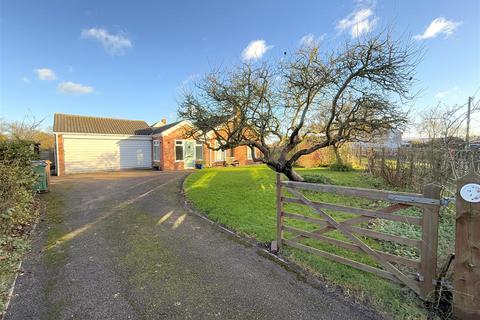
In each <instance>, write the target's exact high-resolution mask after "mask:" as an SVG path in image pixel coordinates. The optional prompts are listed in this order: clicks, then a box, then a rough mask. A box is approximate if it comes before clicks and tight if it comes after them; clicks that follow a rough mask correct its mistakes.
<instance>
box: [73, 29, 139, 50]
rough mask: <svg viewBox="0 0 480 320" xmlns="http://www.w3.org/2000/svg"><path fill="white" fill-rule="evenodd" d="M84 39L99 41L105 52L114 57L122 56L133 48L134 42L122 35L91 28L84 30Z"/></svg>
mask: <svg viewBox="0 0 480 320" xmlns="http://www.w3.org/2000/svg"><path fill="white" fill-rule="evenodd" d="M81 36H82V38H84V39H94V40H97V41H99V42H100V43H101V44H102V46H103V48H104V49H105V51H107V52H108V53H109V54H112V55H122V54H124V53H125V50H126V49H128V48H131V47H132V42H131V41H130V39H128V38H127V37H126V36H124V35H121V34H111V33H109V32H108V31H107V30H105V29H100V28H90V29H83V30H82V35H81Z"/></svg>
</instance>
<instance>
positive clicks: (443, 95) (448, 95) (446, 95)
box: [434, 86, 460, 100]
mask: <svg viewBox="0 0 480 320" xmlns="http://www.w3.org/2000/svg"><path fill="white" fill-rule="evenodd" d="M459 93H460V88H459V87H457V86H453V88H451V89H448V90H445V91H439V92H437V94H435V96H434V98H435V99H437V100H442V99H458V98H459Z"/></svg>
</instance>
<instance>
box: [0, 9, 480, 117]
mask: <svg viewBox="0 0 480 320" xmlns="http://www.w3.org/2000/svg"><path fill="white" fill-rule="evenodd" d="M479 21H480V1H477V0H470V1H434V0H429V1H377V2H372V1H353V0H348V1H328V2H327V1H235V2H233V1H208V2H207V1H169V2H168V3H166V2H161V1H83V0H65V1H60V0H57V1H34V0H32V1H24V0H2V1H1V2H0V118H3V119H5V120H7V121H11V120H22V119H23V118H24V117H25V116H27V115H30V116H31V115H34V116H35V117H36V118H37V119H41V118H45V119H46V120H45V123H46V124H47V125H51V123H52V119H53V113H54V112H63V113H72V114H83V115H94V116H106V117H117V118H128V119H142V120H146V121H147V122H149V123H152V122H155V121H156V120H159V119H160V118H162V117H166V118H167V119H168V120H169V121H173V120H175V119H176V109H177V106H178V101H179V99H180V92H181V88H182V86H185V85H187V86H188V83H189V82H190V81H191V80H192V79H195V78H197V77H198V76H201V75H203V74H205V73H206V72H208V71H209V70H211V69H212V68H215V67H225V66H230V65H233V64H237V63H240V62H241V61H242V59H244V60H245V59H251V60H255V59H257V60H261V59H268V58H276V57H281V56H282V55H283V52H284V51H287V52H293V51H294V50H295V48H296V47H298V45H299V42H300V41H301V39H302V37H305V36H307V37H306V38H304V39H308V38H311V37H314V38H316V39H321V42H322V43H323V44H324V46H325V47H331V46H335V45H336V44H338V43H340V42H341V41H343V40H344V39H348V38H352V37H356V36H358V35H362V34H363V33H365V32H375V30H380V29H381V28H383V27H385V26H388V25H393V26H394V29H395V34H396V36H397V37H401V38H403V39H413V41H414V42H417V43H419V44H422V45H423V46H424V48H425V57H424V59H423V61H422V62H421V64H420V65H419V67H418V79H419V83H418V86H417V87H416V88H415V89H416V90H418V89H421V90H422V93H421V96H420V97H419V98H418V99H417V100H416V101H415V103H414V107H415V109H417V110H421V109H423V108H425V107H426V106H430V105H434V104H436V103H437V101H438V100H442V101H444V102H446V103H459V104H463V103H465V102H466V101H467V97H468V96H469V95H472V94H474V93H475V92H476V91H477V89H478V88H479V87H480V22H479ZM255 41H256V42H255ZM249 44H250V47H248V46H249ZM248 48H250V51H248ZM479 94H480V91H479V92H477V96H478V95H479ZM476 124H478V126H480V122H475V123H474V125H476Z"/></svg>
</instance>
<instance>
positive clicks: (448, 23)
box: [413, 17, 462, 40]
mask: <svg viewBox="0 0 480 320" xmlns="http://www.w3.org/2000/svg"><path fill="white" fill-rule="evenodd" d="M461 23H462V22H455V21H452V20H447V19H445V18H443V17H439V18H436V19H435V20H433V21H432V22H431V23H430V25H429V26H428V27H427V29H425V31H424V32H423V34H417V35H416V36H414V37H413V38H414V39H415V40H424V39H430V38H435V37H436V36H438V35H439V34H441V33H443V34H444V35H445V38H448V37H449V36H450V35H452V34H453V32H454V31H455V29H457V27H458V26H459V25H460V24H461Z"/></svg>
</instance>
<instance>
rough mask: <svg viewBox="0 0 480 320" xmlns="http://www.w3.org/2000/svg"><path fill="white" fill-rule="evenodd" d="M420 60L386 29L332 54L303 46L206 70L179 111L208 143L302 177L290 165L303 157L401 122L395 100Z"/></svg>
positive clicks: (406, 92) (403, 120)
mask: <svg viewBox="0 0 480 320" xmlns="http://www.w3.org/2000/svg"><path fill="white" fill-rule="evenodd" d="M419 58H420V55H419V51H418V50H416V49H415V48H414V47H412V46H411V45H410V44H408V43H407V44H403V43H401V42H399V41H395V40H393V39H392V38H391V36H390V35H389V34H388V33H381V34H379V35H376V36H371V37H369V38H364V39H362V40H358V41H356V42H351V43H346V44H345V45H344V46H342V47H341V48H340V49H339V50H336V51H334V52H331V53H324V54H320V51H319V46H318V45H313V46H309V47H303V48H301V49H299V50H298V51H297V52H296V53H295V54H294V55H293V57H291V58H290V59H287V58H285V59H283V60H281V61H279V62H276V63H271V64H267V63H263V64H260V65H252V64H243V65H241V66H239V67H236V68H233V69H232V70H229V71H224V72H219V71H216V72H212V73H211V74H209V75H207V76H206V77H205V78H204V79H202V80H201V81H198V82H197V83H196V85H195V88H194V89H193V90H192V91H189V92H187V93H185V94H184V97H183V101H182V103H181V106H180V109H179V116H180V117H181V118H183V119H186V120H189V121H191V122H192V123H193V124H194V128H193V129H192V130H191V131H189V132H188V134H189V135H190V136H192V137H194V138H195V139H197V140H200V141H202V142H204V143H206V144H207V146H208V147H209V148H212V149H215V150H219V149H221V150H225V149H229V148H234V147H236V146H248V147H250V149H251V150H252V157H253V158H254V160H257V161H261V162H263V163H265V164H267V165H268V166H269V167H270V168H272V169H273V170H275V171H277V172H280V173H284V174H285V175H286V176H287V177H288V178H289V179H291V180H303V179H302V177H301V176H300V175H298V174H297V173H296V172H295V171H294V170H293V165H294V163H295V162H296V161H297V160H298V159H299V158H300V157H302V156H303V155H307V154H310V153H312V152H315V151H316V150H319V149H322V148H325V147H328V146H332V145H336V144H338V143H341V142H344V141H352V140H361V139H362V137H364V136H367V135H371V134H373V133H375V132H381V131H382V132H384V131H385V130H388V129H392V128H397V127H398V126H402V125H404V124H405V123H406V114H405V112H403V111H402V108H401V107H400V106H399V102H401V101H405V100H409V99H411V98H412V96H411V95H410V94H409V88H410V86H411V84H412V79H413V78H414V76H415V66H416V64H417V63H418V61H419ZM212 133H213V136H214V137H215V139H216V142H217V144H216V145H212V144H211V143H210V141H211V140H210V137H211V136H212V135H211V134H212ZM304 141H309V143H308V144H305V143H303V144H302V142H304ZM312 141H313V142H312ZM300 145H301V148H298V147H299V146H300ZM253 148H256V149H258V150H259V151H260V155H258V156H256V155H255V153H254V152H253Z"/></svg>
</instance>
